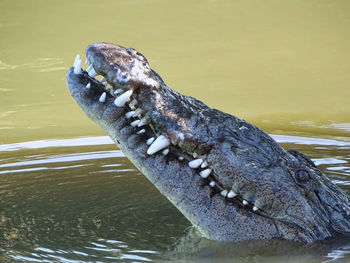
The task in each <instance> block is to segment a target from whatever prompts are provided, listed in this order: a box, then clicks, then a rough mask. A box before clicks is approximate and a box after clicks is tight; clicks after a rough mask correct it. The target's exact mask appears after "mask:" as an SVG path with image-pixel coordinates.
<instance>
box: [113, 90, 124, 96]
mask: <svg viewBox="0 0 350 263" xmlns="http://www.w3.org/2000/svg"><path fill="white" fill-rule="evenodd" d="M123 92H124V90H123V89H117V90H115V91H114V94H116V95H117V94H119V93H123Z"/></svg>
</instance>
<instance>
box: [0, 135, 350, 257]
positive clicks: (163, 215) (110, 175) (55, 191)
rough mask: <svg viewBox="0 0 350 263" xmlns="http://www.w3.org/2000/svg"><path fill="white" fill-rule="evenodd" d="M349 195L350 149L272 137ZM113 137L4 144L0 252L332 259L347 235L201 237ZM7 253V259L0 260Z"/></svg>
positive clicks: (342, 251)
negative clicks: (314, 240)
mask: <svg viewBox="0 0 350 263" xmlns="http://www.w3.org/2000/svg"><path fill="white" fill-rule="evenodd" d="M273 137H274V138H275V139H276V140H278V141H280V142H283V143H284V146H285V147H286V148H294V149H297V150H300V151H302V152H304V153H306V154H307V155H310V156H311V157H312V158H313V160H314V161H315V162H316V163H317V164H318V165H319V166H320V167H321V169H323V170H325V171H326V172H328V175H329V176H330V177H331V179H332V180H333V182H335V183H337V184H338V185H339V186H340V187H341V188H343V189H344V190H347V191H349V190H350V188H349V187H348V185H350V182H349V174H350V172H349V170H350V167H349V162H350V155H349V149H350V145H349V143H348V142H343V141H339V140H322V139H311V138H307V137H293V136H279V135H274V136H273ZM114 148H115V146H114V145H113V144H112V142H111V141H110V139H109V138H108V137H91V138H77V139H68V140H43V141H36V142H25V143H18V144H8V145H1V146H0V207H1V210H0V248H1V251H2V253H3V257H4V260H5V259H6V260H16V261H32V262H87V261H93V262H95V261H101V262H116V261H120V262H147V261H154V260H176V261H179V262H188V261H191V262H193V261H195V262H212V261H213V260H215V262H231V261H232V259H235V262H246V261H250V262H281V261H283V262H287V261H288V262H328V261H332V260H335V259H344V260H346V259H347V260H349V258H350V257H349V253H350V247H349V244H350V241H348V240H344V239H343V240H334V241H327V242H320V243H319V244H315V245H312V246H311V247H304V246H301V245H298V244H292V243H290V242H249V243H247V244H238V245H232V244H223V243H218V242H214V241H209V240H206V239H203V238H201V237H200V236H199V235H198V233H197V232H196V230H195V229H193V228H192V227H190V224H189V222H188V221H187V220H186V219H185V218H184V217H183V216H182V215H181V214H180V213H179V212H178V211H177V210H176V209H175V208H174V207H173V206H172V205H171V204H170V203H169V202H168V201H167V200H166V199H165V198H164V197H162V196H161V195H160V194H159V192H158V191H157V190H155V188H154V187H153V186H152V185H151V184H150V183H149V182H148V181H147V180H146V179H145V178H144V177H143V176H142V175H141V174H140V173H139V172H138V171H137V170H136V169H135V168H134V167H133V166H132V165H131V164H130V162H129V161H128V160H127V159H126V158H125V157H124V155H123V154H122V152H121V151H119V150H114ZM0 258H1V256H0Z"/></svg>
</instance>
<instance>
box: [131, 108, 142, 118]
mask: <svg viewBox="0 0 350 263" xmlns="http://www.w3.org/2000/svg"><path fill="white" fill-rule="evenodd" d="M141 113H142V109H140V108H138V109H137V110H135V113H134V115H133V117H137V116H138V115H139V114H141Z"/></svg>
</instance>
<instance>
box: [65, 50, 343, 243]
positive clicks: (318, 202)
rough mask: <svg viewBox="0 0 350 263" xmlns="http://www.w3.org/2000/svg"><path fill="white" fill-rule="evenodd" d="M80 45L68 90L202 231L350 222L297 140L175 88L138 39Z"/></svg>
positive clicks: (314, 235) (339, 197)
mask: <svg viewBox="0 0 350 263" xmlns="http://www.w3.org/2000/svg"><path fill="white" fill-rule="evenodd" d="M86 64H87V66H88V67H87V69H86V70H84V69H82V68H81V67H82V61H81V58H80V56H79V55H77V57H76V59H75V61H74V64H73V67H71V68H69V69H68V71H67V74H66V78H67V86H68V90H69V92H70V94H71V96H72V97H73V98H74V100H75V102H76V103H77V104H78V105H79V106H80V108H81V109H82V110H83V111H84V112H85V114H86V115H87V116H88V117H89V118H90V119H91V120H93V121H94V122H96V123H97V124H98V125H99V126H100V127H101V128H102V129H103V130H104V131H105V132H106V133H107V134H108V135H109V136H110V137H111V138H112V140H113V141H114V142H115V143H116V145H117V146H118V147H119V148H120V149H121V150H122V151H123V152H124V153H125V155H126V156H127V157H128V159H129V160H130V161H131V162H132V163H133V164H134V165H135V166H136V167H137V168H138V169H139V170H140V171H141V172H142V173H143V174H144V175H145V176H146V177H147V179H148V180H149V181H150V182H151V183H152V184H153V185H154V186H155V187H156V188H157V189H158V190H159V191H160V193H161V194H163V195H164V196H166V197H167V199H168V200H169V201H170V202H171V203H172V204H173V205H174V206H175V207H177V209H179V210H180V212H181V213H182V214H183V215H184V216H185V217H186V218H187V219H188V220H189V221H190V222H191V223H192V224H193V225H194V226H195V228H197V229H198V230H199V232H200V233H201V235H202V236H203V237H205V238H208V239H212V240H217V241H223V242H242V241H249V240H271V239H282V240H292V241H296V242H300V243H305V244H309V243H312V242H315V241H317V240H324V239H329V238H331V237H335V236H344V235H347V234H348V233H349V232H350V198H349V196H348V195H347V194H346V193H345V192H344V191H343V190H341V189H340V188H339V187H337V186H336V185H335V184H333V183H332V182H331V181H330V180H329V179H328V178H327V177H326V175H325V174H324V173H323V172H322V171H320V170H319V169H317V167H316V166H315V164H314V163H313V161H312V160H311V159H309V158H308V157H307V156H305V155H304V154H302V153H300V152H298V151H296V150H285V149H284V148H282V147H281V146H280V145H279V144H278V143H277V142H276V141H274V140H273V139H272V138H271V137H270V136H269V135H268V134H266V133H265V132H263V131H262V130H260V129H259V128H257V127H255V126H254V125H252V124H249V123H248V122H246V121H244V120H243V119H240V118H238V117H235V116H232V115H230V114H227V113H224V112H222V111H220V110H217V109H212V108H210V107H208V106H206V105H205V104H204V103H203V102H201V101H199V100H197V99H195V98H193V97H189V96H185V95H182V94H179V93H177V92H176V91H174V90H172V89H170V88H169V87H168V86H167V85H166V84H165V83H164V81H163V80H162V78H161V77H160V76H159V75H158V74H157V73H156V72H155V71H154V70H153V69H151V68H150V66H149V63H148V61H147V59H146V58H145V56H143V55H142V54H141V53H139V52H138V51H136V50H135V49H133V48H125V47H122V46H118V45H114V44H110V43H94V44H91V45H89V46H88V48H87V49H86Z"/></svg>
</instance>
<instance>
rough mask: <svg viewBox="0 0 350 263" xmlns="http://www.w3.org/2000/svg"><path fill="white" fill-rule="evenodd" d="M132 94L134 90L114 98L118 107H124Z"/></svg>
mask: <svg viewBox="0 0 350 263" xmlns="http://www.w3.org/2000/svg"><path fill="white" fill-rule="evenodd" d="M131 95H132V90H128V91H125V92H124V93H123V94H122V95H120V96H119V97H117V98H116V99H115V100H114V104H115V105H116V106H117V107H123V106H124V105H125V103H126V102H127V101H128V99H129V98H130V97H131Z"/></svg>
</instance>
